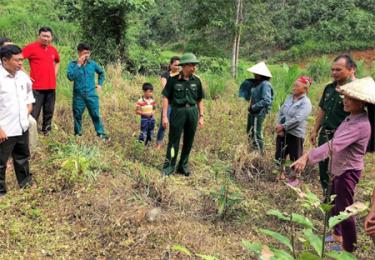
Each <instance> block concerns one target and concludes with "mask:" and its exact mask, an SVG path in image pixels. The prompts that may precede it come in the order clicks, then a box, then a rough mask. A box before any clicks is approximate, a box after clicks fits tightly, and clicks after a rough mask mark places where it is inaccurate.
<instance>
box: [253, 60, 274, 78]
mask: <svg viewBox="0 0 375 260" xmlns="http://www.w3.org/2000/svg"><path fill="white" fill-rule="evenodd" d="M247 71H250V72H252V73H254V74H258V75H262V76H266V77H269V78H272V74H271V71H270V70H269V69H268V68H267V66H266V63H264V62H263V61H262V62H259V63H257V64H255V65H254V66H252V67H250V68H248V69H247Z"/></svg>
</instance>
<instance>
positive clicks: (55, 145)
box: [50, 141, 103, 184]
mask: <svg viewBox="0 0 375 260" xmlns="http://www.w3.org/2000/svg"><path fill="white" fill-rule="evenodd" d="M50 149H51V150H52V151H53V154H52V156H51V159H52V160H53V162H54V163H55V164H56V165H57V167H58V168H59V173H60V174H61V176H63V178H64V179H65V180H66V181H67V182H68V183H69V184H74V183H76V182H82V181H88V182H91V181H94V180H95V179H96V177H97V175H98V174H99V172H100V170H101V169H102V168H103V164H102V163H101V162H100V152H99V149H98V148H97V147H95V146H94V147H93V146H90V147H89V146H87V145H79V144H77V143H75V142H73V141H72V142H69V143H67V144H63V143H59V142H52V143H51V144H50Z"/></svg>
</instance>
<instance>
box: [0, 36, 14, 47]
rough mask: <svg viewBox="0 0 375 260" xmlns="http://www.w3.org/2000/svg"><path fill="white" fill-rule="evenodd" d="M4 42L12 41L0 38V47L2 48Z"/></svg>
mask: <svg viewBox="0 0 375 260" xmlns="http://www.w3.org/2000/svg"><path fill="white" fill-rule="evenodd" d="M6 42H12V40H11V39H9V38H6V37H0V47H1V46H3V45H4V43H6Z"/></svg>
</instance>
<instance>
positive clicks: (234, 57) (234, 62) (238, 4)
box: [232, 0, 243, 79]
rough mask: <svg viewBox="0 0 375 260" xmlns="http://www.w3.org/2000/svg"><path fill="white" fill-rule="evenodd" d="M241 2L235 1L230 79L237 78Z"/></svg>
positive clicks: (241, 19) (240, 0) (241, 16)
mask: <svg viewBox="0 0 375 260" xmlns="http://www.w3.org/2000/svg"><path fill="white" fill-rule="evenodd" d="M242 13H243V1H242V0H236V23H235V32H234V40H233V49H232V77H233V78H234V79H235V78H236V77H237V67H238V56H239V52H240V40H241V29H242V22H243V15H242Z"/></svg>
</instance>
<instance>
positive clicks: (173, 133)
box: [162, 56, 204, 175]
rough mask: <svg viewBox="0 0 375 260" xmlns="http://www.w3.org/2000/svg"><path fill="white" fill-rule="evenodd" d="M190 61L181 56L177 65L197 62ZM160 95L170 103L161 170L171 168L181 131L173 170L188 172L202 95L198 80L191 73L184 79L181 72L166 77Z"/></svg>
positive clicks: (170, 169) (170, 170) (169, 169)
mask: <svg viewBox="0 0 375 260" xmlns="http://www.w3.org/2000/svg"><path fill="white" fill-rule="evenodd" d="M194 58H195V56H194ZM190 61H191V60H190ZM193 61H195V62H187V61H184V56H182V57H181V62H180V65H183V64H187V63H198V62H197V61H196V59H195V60H193ZM162 94H163V96H164V97H166V98H168V100H169V103H170V104H171V106H172V111H171V116H170V129H169V142H168V148H167V155H166V161H165V163H164V167H163V173H164V174H165V175H170V174H172V173H173V172H174V171H175V168H176V161H177V155H178V150H179V145H180V139H181V134H182V132H184V138H183V146H182V152H181V158H180V162H179V164H178V167H177V171H178V172H180V173H183V174H185V175H189V174H190V172H189V168H188V160H189V154H190V151H191V148H192V146H193V141H194V136H195V132H196V129H197V125H198V119H199V114H198V113H199V111H198V107H197V104H198V102H199V101H201V100H202V99H203V98H204V93H203V88H202V83H201V81H200V79H199V78H198V77H197V76H195V75H192V76H190V78H189V80H186V79H184V77H183V75H182V73H181V74H179V75H177V76H174V77H170V78H169V79H168V81H167V84H166V86H165V88H164V90H163V92H162Z"/></svg>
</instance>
